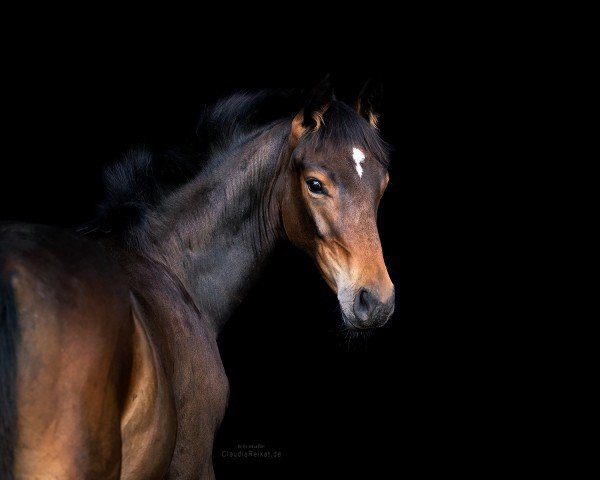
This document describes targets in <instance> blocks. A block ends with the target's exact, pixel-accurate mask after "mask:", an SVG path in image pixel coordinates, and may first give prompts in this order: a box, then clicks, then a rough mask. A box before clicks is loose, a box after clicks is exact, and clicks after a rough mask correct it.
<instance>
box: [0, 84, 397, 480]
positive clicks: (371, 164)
mask: <svg viewBox="0 0 600 480" xmlns="http://www.w3.org/2000/svg"><path fill="white" fill-rule="evenodd" d="M375 93H376V90H375V89H369V88H366V89H365V90H364V91H363V93H362V95H361V97H360V98H359V100H358V102H357V105H356V106H355V107H352V108H351V107H349V106H348V105H346V104H344V103H342V102H339V101H336V100H335V99H334V97H333V92H332V86H331V84H330V83H329V81H328V80H326V81H324V82H323V83H322V84H321V85H319V86H318V87H317V88H316V89H315V90H314V91H313V92H312V94H311V95H310V96H309V98H308V101H307V102H305V104H304V107H303V108H302V109H301V111H300V113H298V114H297V115H295V116H292V115H290V116H289V117H285V118H279V119H277V120H274V121H272V122H270V123H266V124H262V125H256V124H255V123H252V119H253V118H254V115H253V114H254V113H255V112H257V111H259V110H260V106H261V105H262V104H263V102H264V100H265V97H264V95H261V94H259V95H235V96H233V97H230V98H228V99H226V100H224V101H221V102H220V103H218V104H217V105H216V106H215V107H213V109H212V110H210V111H209V112H208V113H207V114H206V115H205V117H204V122H203V127H202V128H201V130H200V132H201V134H202V135H203V136H202V137H200V140H198V141H197V142H196V143H194V144H192V145H191V146H189V147H188V148H187V149H182V150H180V151H179V152H178V153H172V154H170V156H169V157H168V158H167V160H169V162H167V163H168V164H169V165H170V167H169V168H168V169H165V168H162V167H160V162H159V161H157V160H156V159H154V158H153V157H152V155H151V154H150V153H148V152H146V151H143V150H138V151H133V152H131V153H130V154H129V155H128V156H127V157H126V158H125V159H124V161H123V162H122V163H120V164H118V165H117V166H115V167H114V168H113V169H112V170H110V171H109V173H108V174H107V185H108V194H109V200H108V203H107V204H106V206H105V208H104V210H103V215H102V216H101V221H100V222H99V223H98V225H97V227H96V228H97V229H98V231H105V232H108V233H106V234H105V235H101V236H100V237H101V238H99V239H94V240H93V239H91V238H85V237H82V236H79V235H74V234H72V233H68V232H64V231H60V230H55V229H52V228H48V227H41V226H31V225H23V224H16V225H9V224H2V225H0V302H1V304H0V306H1V313H0V342H1V343H0V360H1V364H0V375H1V376H2V377H1V378H0V384H1V389H0V413H1V414H2V422H1V424H0V426H1V428H2V431H1V437H0V452H1V455H2V461H3V463H2V469H1V470H0V474H1V475H0V477H1V478H3V479H10V478H13V477H14V478H42V477H43V478H61V479H65V478H103V479H117V478H121V479H163V478H177V479H192V478H203V479H211V478H214V473H213V467H212V447H213V440H214V436H215V432H216V430H217V429H218V427H219V424H220V422H221V419H222V418H223V415H224V412H225V408H226V405H227V398H228V394H229V391H228V383H227V377H226V375H225V372H224V370H223V365H222V363H221V358H220V356H219V351H218V348H217V336H218V334H219V331H220V329H221V328H222V327H223V325H224V323H225V322H226V321H227V319H228V318H229V316H230V315H231V313H232V311H233V309H234V308H235V307H236V306H237V305H238V304H239V303H240V301H241V299H242V297H243V295H244V294H245V293H246V292H247V291H248V289H249V288H250V286H251V283H252V279H253V278H254V277H256V275H257V274H258V273H259V272H260V271H261V267H262V265H263V264H264V263H265V261H266V260H267V258H268V257H269V255H270V253H271V252H272V251H273V249H274V247H275V245H276V244H277V243H278V242H279V241H282V240H286V239H287V240H289V241H291V242H292V243H293V244H295V245H297V246H298V247H300V248H302V249H303V250H305V251H306V252H307V253H308V254H309V255H310V256H312V257H313V258H314V260H315V261H316V264H317V266H318V268H319V269H320V271H321V273H322V275H323V277H324V279H325V281H326V282H327V284H328V285H329V286H330V287H331V289H332V290H333V291H334V292H335V293H336V294H337V297H338V299H339V302H340V306H341V310H342V316H343V321H344V322H345V324H346V325H347V327H348V328H350V329H356V330H362V329H370V328H375V327H379V326H381V325H383V324H384V323H385V322H386V321H387V320H388V318H389V317H390V316H391V314H392V312H393V309H394V287H393V285H392V282H391V281H390V278H389V276H388V273H387V270H386V267H385V264H384V261H383V256H382V251H381V245H380V241H379V236H378V232H377V226H376V215H377V207H378V204H379V200H380V199H381V196H382V194H383V192H384V190H385V188H386V185H387V182H388V173H387V164H388V154H387V150H386V146H385V144H384V142H383V141H382V140H381V139H380V137H379V134H378V131H377V129H376V121H377V113H376V111H375V107H376V105H377V98H376V95H375ZM201 157H202V158H201ZM201 160H202V162H201ZM201 163H202V164H203V165H204V166H203V167H202V168H201V169H200V168H199V167H198V165H200V164H201ZM165 164H166V163H165ZM174 168H175V170H174ZM182 177H185V179H184V180H182Z"/></svg>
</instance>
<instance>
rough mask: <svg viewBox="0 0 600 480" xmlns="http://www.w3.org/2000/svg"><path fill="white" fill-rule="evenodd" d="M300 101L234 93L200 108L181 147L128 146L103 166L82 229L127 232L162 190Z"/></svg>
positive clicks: (285, 95)
mask: <svg viewBox="0 0 600 480" xmlns="http://www.w3.org/2000/svg"><path fill="white" fill-rule="evenodd" d="M300 106H301V102H300V96H299V95H298V94H296V93H295V92H289V91H281V90H278V91H267V90H264V91H259V92H255V93H247V92H242V93H235V94H233V95H230V96H229V97H226V98H224V99H221V100H219V101H218V102H217V103H215V104H214V105H213V106H211V107H208V108H206V109H205V110H204V112H203V113H202V114H201V116H200V120H199V122H198V124H197V126H196V129H195V132H194V135H192V137H191V139H190V140H189V141H188V142H187V143H185V144H184V145H183V146H180V147H177V148H174V149H171V150H167V151H165V152H162V153H156V152H153V151H151V150H150V149H149V148H148V147H146V146H136V147H133V148H131V149H129V150H128V151H127V152H126V153H125V154H124V155H123V156H122V157H121V159H120V160H119V161H118V162H117V163H115V164H114V165H112V166H111V167H109V168H107V169H106V170H105V171H104V176H103V186H104V192H105V193H104V200H103V201H102V203H100V205H99V209H98V215H97V217H96V218H95V219H94V220H92V221H91V222H89V223H88V224H86V225H84V226H83V227H82V228H81V231H83V232H85V233H92V232H94V233H96V234H108V233H110V234H119V233H123V232H126V231H129V230H130V229H132V228H134V227H135V226H136V225H138V224H139V223H140V221H141V220H142V219H143V217H144V215H145V214H146V212H148V211H149V210H151V209H152V207H154V206H155V205H157V204H158V203H159V202H160V201H161V199H162V198H164V196H165V195H167V194H169V193H170V192H172V191H174V190H175V189H176V188H177V187H179V186H181V185H183V184H184V183H186V182H188V181H189V180H190V179H191V178H193V177H195V176H196V175H197V174H198V173H199V172H200V171H201V170H202V169H203V168H205V167H206V166H207V165H209V164H210V163H211V159H213V158H217V157H221V158H222V157H223V154H224V153H226V152H227V151H228V150H230V149H233V148H235V147H236V146H238V145H239V144H241V143H243V142H244V141H245V140H246V139H247V138H248V137H249V136H251V135H252V134H253V133H254V132H256V131H257V130H259V129H261V128H262V127H265V126H266V125H269V124H272V123H273V122H275V121H277V120H279V119H281V118H285V117H291V116H292V115H293V114H294V113H296V112H297V111H298V110H299V109H300Z"/></svg>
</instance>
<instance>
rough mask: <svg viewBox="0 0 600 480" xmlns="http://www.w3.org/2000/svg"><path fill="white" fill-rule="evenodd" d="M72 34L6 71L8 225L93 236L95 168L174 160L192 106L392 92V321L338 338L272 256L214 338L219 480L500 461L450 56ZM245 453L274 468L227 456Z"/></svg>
mask: <svg viewBox="0 0 600 480" xmlns="http://www.w3.org/2000/svg"><path fill="white" fill-rule="evenodd" d="M63 33H64V32H63ZM80 33H81V32H78V35H77V36H69V35H65V34H64V35H61V36H57V37H56V38H55V37H48V38H39V39H37V41H36V42H35V44H34V46H33V47H31V48H25V47H22V48H21V49H20V50H19V51H18V52H17V51H9V52H7V56H6V58H5V59H4V64H3V72H4V73H3V81H4V82H5V87H4V89H3V94H2V107H3V108H2V116H3V125H4V126H3V131H2V142H3V143H2V149H3V158H2V159H1V162H2V163H1V165H0V187H1V190H0V218H1V219H3V220H6V219H9V220H22V221H30V222H38V223H48V224H53V225H59V226H74V225H77V224H79V223H81V222H83V221H86V220H88V219H89V218H90V217H91V216H93V214H94V210H95V205H96V204H97V202H98V201H99V200H100V198H101V186H100V181H99V179H100V174H101V171H102V169H103V168H105V167H106V166H107V165H109V164H111V163H112V162H113V161H115V160H117V159H118V158H119V156H120V155H121V154H122V153H123V152H124V150H125V149H126V148H127V147H128V146H129V145H132V144H139V143H143V144H146V145H148V146H151V147H154V148H157V149H161V148H164V147H168V146H172V145H175V144H177V143H178V142H179V141H181V140H182V139H184V138H185V137H186V136H187V135H188V134H189V133H190V132H191V130H192V128H193V127H194V124H195V121H196V118H197V116H198V113H199V112H200V110H201V108H202V106H204V105H206V104H208V103H210V102H212V101H214V100H215V99H217V98H219V97H220V96H222V95H225V94H228V93H231V92H233V91H236V90H240V89H243V90H253V89H261V88H269V87H298V88H307V87H310V86H312V85H314V84H315V83H316V82H318V81H319V80H320V79H321V78H322V77H323V76H324V74H326V73H332V74H333V75H334V78H335V80H336V84H337V85H338V87H337V89H336V91H337V95H338V97H339V98H341V99H345V100H352V99H353V98H354V96H355V95H356V94H357V92H358V91H359V89H360V87H361V86H362V84H363V83H364V82H365V81H366V80H367V79H368V78H369V77H371V76H372V75H382V76H383V79H384V82H385V94H386V97H385V101H384V111H383V112H382V113H383V119H382V133H383V136H384V138H385V139H386V140H387V141H388V142H390V143H391V144H392V145H393V146H394V148H395V152H394V153H393V158H392V165H391V168H390V171H391V182H390V185H389V188H388V192H387V193H386V195H385V197H384V200H383V201H382V204H381V207H380V216H379V224H380V233H381V238H382V244H383V249H384V256H385V258H386V263H387V265H388V268H389V271H390V275H391V277H392V280H393V281H394V283H395V285H396V290H397V308H396V313H395V314H394V316H393V318H392V319H391V320H390V322H389V323H388V324H387V325H386V326H385V327H384V328H383V329H381V330H380V331H377V332H375V333H373V334H372V335H370V336H369V337H368V338H362V339H353V340H351V339H348V338H347V337H346V336H344V335H343V334H342V333H341V332H340V330H339V313H338V307H337V305H336V303H337V302H336V299H335V296H334V295H333V294H332V293H331V292H330V291H329V290H328V289H327V287H326V285H325V283H324V282H323V280H322V279H321V278H320V276H319V274H318V273H317V271H316V269H315V268H314V266H312V264H310V263H309V262H308V261H307V259H306V257H305V256H304V255H303V254H301V253H300V252H298V251H296V250H294V249H293V248H292V247H289V246H288V247H286V246H284V247H282V248H281V249H280V250H279V251H278V252H277V253H276V255H275V258H274V261H273V262H271V264H270V266H269V267H268V269H267V271H266V272H265V274H264V276H263V278H262V279H261V280H260V281H259V283H258V284H257V285H256V288H255V289H254V290H253V292H252V294H251V295H250V296H249V297H248V298H247V300H246V301H245V302H244V304H243V305H242V307H241V308H240V309H239V311H238V312H237V313H236V314H235V315H234V316H233V318H232V319H231V320H230V322H229V323H228V325H227V326H226V328H225V330H224V332H223V334H222V337H221V340H220V343H221V352H222V357H223V362H224V364H225V368H226V371H227V374H228V377H229V379H230V383H231V396H230V405H229V409H228V412H227V415H226V417H225V420H224V422H223V426H222V429H221V431H220V433H219V435H218V438H217V443H216V446H215V453H214V459H215V469H216V472H217V477H218V478H291V477H294V476H297V475H298V474H300V475H305V476H304V478H313V476H315V477H316V476H317V473H318V474H319V475H318V476H321V475H325V476H327V475H330V476H331V478H337V476H340V477H341V476H342V475H345V476H346V478H354V477H360V476H361V474H360V473H359V472H361V471H362V470H365V471H367V472H368V476H366V477H361V478H390V477H392V476H394V477H395V476H396V474H395V473H392V471H393V472H403V471H406V470H407V469H408V468H411V469H413V468H415V467H416V468H417V469H418V470H419V471H421V472H423V473H427V472H429V471H430V470H431V469H435V470H438V469H442V470H445V471H455V472H464V471H468V470H473V469H476V465H477V463H478V462H480V461H481V460H482V459H485V458H487V457H488V456H494V455H497V453H498V452H497V446H496V445H494V446H491V445H490V444H489V443H488V439H489V438H490V434H493V432H494V431H495V429H496V428H497V425H498V424H499V423H501V418H502V416H503V415H504V413H503V412H502V411H501V410H500V411H496V412H494V413H493V412H491V411H490V409H491V407H490V401H491V399H493V400H494V402H496V401H498V398H500V397H502V394H501V393H500V392H499V391H495V390H494V389H493V388H490V387H489V378H490V377H491V376H492V375H493V373H492V371H493V367H492V366H491V365H490V364H487V363H486V364H484V363H483V362H482V358H485V354H484V353H483V352H484V351H485V350H487V349H488V348H489V345H490V344H491V343H492V340H491V336H492V332H491V331H490V329H489V328H488V327H486V326H485V325H487V323H486V322H487V321H488V320H489V316H490V313H489V312H486V313H485V315H484V314H481V315H479V312H480V311H479V312H474V310H477V308H478V307H477V306H478V305H479V303H478V302H479V301H480V298H478V297H479V295H480V293H481V292H480V290H479V289H478V287H473V285H472V284H471V283H464V282H463V280H464V276H465V269H467V266H466V259H465V257H466V254H465V250H469V249H473V250H474V249H476V248H477V247H476V245H477V242H478V239H479V238H480V236H481V235H482V233H481V232H478V233H474V234H473V235H472V236H471V235H469V236H467V237H466V238H463V235H462V233H459V232H461V230H462V227H463V225H464V220H463V218H464V217H463V215H464V212H463V211H462V209H463V207H464V205H465V204H463V196H464V192H463V191H462V189H461V188H459V187H458V186H456V188H453V187H452V186H449V185H448V184H450V183H452V182H454V178H456V175H457V173H458V175H459V176H460V174H461V172H462V171H464V170H465V169H466V166H465V162H463V161H461V160H459V159H460V158H461V157H463V158H465V157H469V156H472V155H473V151H472V150H469V149H473V148H474V147H473V145H474V144H473V142H471V143H470V144H467V143H466V142H464V143H463V140H464V129H466V128H471V133H473V131H474V130H473V125H472V123H471V121H470V120H468V121H465V118H468V117H469V113H470V112H471V111H473V110H477V109H478V102H477V101H474V102H473V101H472V99H471V100H470V103H468V102H467V101H466V100H465V98H464V96H463V94H464V88H465V85H466V86H469V85H474V84H475V83H476V82H477V78H476V77H469V78H465V79H463V78H462V77H461V78H460V80H459V79H458V78H457V75H459V74H458V73H457V71H458V70H459V67H458V66H457V63H456V61H455V59H453V60H452V61H449V60H448V58H453V57H452V55H450V56H449V57H448V56H446V55H445V53H446V52H445V53H444V54H440V52H439V50H437V49H434V50H433V51H430V50H428V49H427V51H423V50H418V51H417V50H414V49H413V50H412V52H411V50H410V49H409V48H408V47H409V46H411V45H414V44H412V43H410V42H409V43H408V44H407V45H408V46H407V47H406V48H405V49H398V50H395V49H391V51H390V52H388V53H386V54H385V55H383V56H381V58H380V57H378V56H376V55H370V56H369V55H366V54H363V53H360V54H358V53H356V54H355V55H354V56H350V57H347V59H346V57H343V55H342V53H341V52H338V51H336V50H335V49H334V48H332V49H330V50H329V51H328V55H327V56H328V58H329V60H325V61H324V62H322V63H320V64H318V65H317V64H313V63H312V62H309V61H307V60H306V58H307V53H306V51H305V50H304V49H303V50H301V51H302V56H295V55H293V54H291V53H289V52H288V54H283V55H281V54H277V55H271V56H268V57H267V56H266V54H265V53H264V51H262V50H261V49H260V46H259V47H256V46H253V47H250V46H244V47H239V49H238V50H237V51H235V52H234V53H231V52H223V53H222V52H218V51H217V50H216V46H215V48H214V49H213V48H211V45H210V44H209V43H207V41H206V39H204V40H202V41H199V40H198V41H196V43H194V41H186V44H185V45H186V48H185V49H183V48H181V46H180V45H170V44H169V45H165V44H164V43H163V42H162V41H161V40H159V41H153V42H148V41H147V38H146V37H141V38H133V39H129V40H128V41H127V42H122V43H118V44H117V45H113V44H111V45H110V46H109V45H108V40H107V37H110V35H109V34H106V36H105V37H103V39H102V40H101V41H91V40H89V39H87V38H86V39H85V40H84V39H82V37H81V36H80ZM79 42H84V43H83V45H81V44H80V43H79ZM420 48H423V47H422V46H421V47H420ZM440 48H441V47H440ZM82 52H84V53H82ZM450 53H451V52H450ZM389 64H393V67H394V68H393V69H392V68H386V65H389ZM224 65H226V67H224ZM392 70H395V72H396V73H391V72H392ZM463 80H464V83H463ZM456 87H458V88H456ZM467 145H468V146H467ZM449 195H451V198H450V197H449ZM469 268H470V266H469ZM472 275H477V273H476V272H475V273H472ZM473 338H476V340H475V341H473ZM199 394H201V392H199ZM507 402H510V399H508V400H507ZM238 444H247V445H256V444H261V445H264V449H265V450H269V451H277V452H281V458H280V459H272V460H260V459H245V460H243V459H235V460H234V459H227V458H224V457H223V451H238ZM255 450H256V449H255ZM475 457H477V460H475Z"/></svg>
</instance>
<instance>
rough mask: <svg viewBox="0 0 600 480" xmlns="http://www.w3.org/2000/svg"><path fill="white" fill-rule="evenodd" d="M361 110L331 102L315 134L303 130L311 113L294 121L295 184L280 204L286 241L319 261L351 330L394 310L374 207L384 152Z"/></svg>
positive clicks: (382, 182) (382, 184)
mask: <svg viewBox="0 0 600 480" xmlns="http://www.w3.org/2000/svg"><path fill="white" fill-rule="evenodd" d="M359 113H360V111H359V112H357V111H356V110H353V109H351V108H350V107H348V106H346V105H345V104H342V103H340V102H329V103H328V104H327V108H326V111H321V112H320V113H319V116H318V117H312V118H316V119H317V120H316V121H318V122H321V125H317V126H316V127H317V128H314V126H313V128H312V129H308V128H306V126H305V125H303V123H304V115H305V114H306V112H304V113H303V115H302V116H300V117H296V119H295V120H294V122H295V123H296V125H293V126H292V135H291V136H290V138H291V141H292V142H296V144H294V143H293V144H292V146H295V149H294V151H293V154H292V165H293V168H292V173H291V175H292V179H291V181H290V183H291V187H290V188H289V189H288V195H287V196H286V201H285V205H284V206H283V220H284V227H285V230H286V233H287V235H288V237H289V238H290V240H291V241H292V242H293V243H295V244H296V245H298V246H299V247H301V248H303V249H304V250H306V251H307V252H308V253H309V254H310V255H312V256H313V257H314V259H315V260H316V263H317V265H318V267H319V269H320V271H321V273H322V275H323V277H324V279H325V280H326V282H327V283H328V285H329V286H330V287H331V288H332V289H333V290H334V291H335V292H336V293H337V296H338V299H339V302H340V306H341V309H342V314H343V319H344V322H345V323H346V325H347V326H348V327H349V328H352V329H366V328H374V327H379V326H381V325H383V324H385V322H386V321H387V320H388V319H389V317H390V316H391V315H392V313H393V311H394V286H393V284H392V282H391V280H390V277H389V275H388V272H387V269H386V266H385V263H384V260H383V254H382V249H381V243H380V239H379V234H378V232H377V208H378V205H379V201H380V199H381V196H382V195H383V193H384V191H385V188H386V186H387V183H388V180H389V175H388V173H387V168H386V166H385V165H386V164H387V153H386V151H385V148H384V147H383V143H382V142H381V140H380V139H379V136H378V134H377V131H376V129H375V126H374V125H372V124H370V123H369V121H368V120H367V119H371V120H373V118H374V116H373V114H372V112H370V113H371V114H370V115H366V116H365V117H366V118H367V119H365V118H363V116H361V115H360V114H359ZM299 122H302V123H301V124H300V126H299V125H298V123H299ZM294 129H296V130H298V129H300V135H298V131H296V132H295V131H294Z"/></svg>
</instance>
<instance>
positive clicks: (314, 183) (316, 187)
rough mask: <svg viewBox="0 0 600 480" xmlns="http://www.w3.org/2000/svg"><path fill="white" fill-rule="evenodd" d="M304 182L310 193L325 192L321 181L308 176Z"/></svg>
mask: <svg viewBox="0 0 600 480" xmlns="http://www.w3.org/2000/svg"><path fill="white" fill-rule="evenodd" d="M306 184H307V185H308V189H309V190H310V191H311V192H312V193H318V194H323V193H325V190H324V188H323V184H322V183H321V182H319V181H318V180H316V179H314V178H309V179H308V180H307V181H306Z"/></svg>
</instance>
